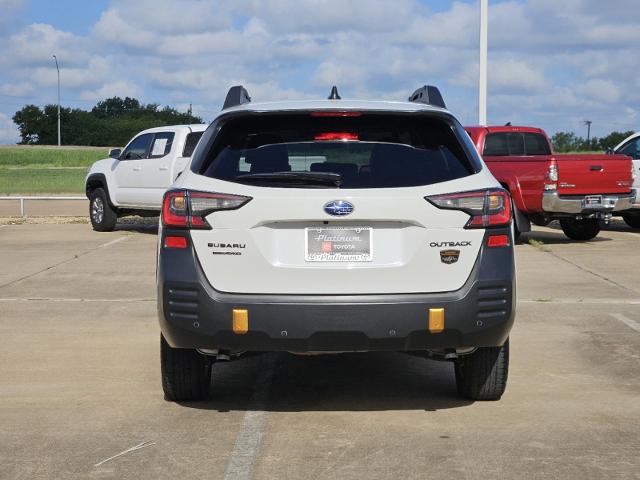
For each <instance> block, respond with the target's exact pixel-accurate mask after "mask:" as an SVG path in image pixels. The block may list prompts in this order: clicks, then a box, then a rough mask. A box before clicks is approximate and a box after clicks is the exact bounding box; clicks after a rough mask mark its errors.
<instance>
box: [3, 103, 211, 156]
mask: <svg viewBox="0 0 640 480" xmlns="http://www.w3.org/2000/svg"><path fill="white" fill-rule="evenodd" d="M57 115H58V111H57V106H56V105H45V107H44V109H40V107H38V106H36V105H26V106H25V107H23V108H22V109H21V110H19V111H17V112H16V113H15V115H14V116H13V121H14V122H15V123H16V125H18V129H19V131H20V136H21V142H20V143H26V144H40V145H54V144H56V143H57V140H58V139H57V135H58V131H57V121H58V117H57ZM60 117H61V124H62V132H61V135H62V143H63V144H64V145H94V146H101V147H103V146H121V145H124V144H126V143H127V142H128V141H129V140H130V139H131V137H133V136H134V135H136V134H137V133H138V132H140V131H141V130H145V129H147V128H151V127H159V126H162V125H175V124H184V123H202V119H201V118H199V117H196V116H194V115H191V114H190V113H182V112H178V111H177V110H176V109H174V108H171V107H169V106H165V107H164V108H162V109H161V108H160V106H159V105H158V104H156V103H150V104H147V105H144V104H142V103H140V101H138V100H137V99H135V98H131V97H125V98H124V99H122V98H120V97H112V98H107V99H105V100H102V101H100V102H98V103H97V104H96V105H95V106H94V107H93V108H92V109H91V110H90V111H85V110H81V109H70V108H62V109H61V111H60Z"/></svg>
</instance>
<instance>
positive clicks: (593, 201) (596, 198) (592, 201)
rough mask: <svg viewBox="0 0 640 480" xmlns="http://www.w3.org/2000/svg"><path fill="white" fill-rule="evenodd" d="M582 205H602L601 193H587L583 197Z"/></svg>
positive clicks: (587, 206)
mask: <svg viewBox="0 0 640 480" xmlns="http://www.w3.org/2000/svg"><path fill="white" fill-rule="evenodd" d="M582 205H583V206H584V207H586V208H589V207H599V206H601V205H602V195H587V196H586V197H584V200H583V201H582Z"/></svg>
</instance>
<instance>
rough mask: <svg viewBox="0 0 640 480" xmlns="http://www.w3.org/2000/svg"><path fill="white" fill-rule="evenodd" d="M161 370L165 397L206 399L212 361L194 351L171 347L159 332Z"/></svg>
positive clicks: (167, 398)
mask: <svg viewBox="0 0 640 480" xmlns="http://www.w3.org/2000/svg"><path fill="white" fill-rule="evenodd" d="M160 371H161V373H162V390H163V391H164V398H165V400H169V401H173V402H179V401H186V400H205V399H206V398H207V397H208V395H209V384H210V383H211V362H210V361H209V360H208V359H207V357H206V356H205V355H202V354H200V353H198V352H197V351H196V350H191V349H186V348H173V347H171V346H169V344H168V343H167V341H166V340H165V339H164V337H163V336H162V335H160Z"/></svg>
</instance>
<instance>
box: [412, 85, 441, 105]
mask: <svg viewBox="0 0 640 480" xmlns="http://www.w3.org/2000/svg"><path fill="white" fill-rule="evenodd" d="M409 101H410V102H417V103H424V104H426V105H431V106H433V107H440V108H447V106H446V105H445V104H444V99H443V98H442V95H441V94H440V90H438V87H434V86H433V85H425V86H424V87H420V88H419V89H417V90H416V91H415V92H413V93H412V94H411V96H410V97H409Z"/></svg>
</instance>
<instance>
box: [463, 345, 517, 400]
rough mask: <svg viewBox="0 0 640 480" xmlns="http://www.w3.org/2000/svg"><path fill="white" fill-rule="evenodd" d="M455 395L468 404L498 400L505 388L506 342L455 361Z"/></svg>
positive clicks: (507, 364) (506, 369) (507, 360)
mask: <svg viewBox="0 0 640 480" xmlns="http://www.w3.org/2000/svg"><path fill="white" fill-rule="evenodd" d="M454 368H455V374H456V387H457V389H458V393H459V394H460V395H461V396H463V397H465V398H468V399H470V400H499V399H500V397H502V394H503V393H504V391H505V389H506V388H507V376H508V374H509V339H507V341H506V342H505V343H504V345H502V346H501V347H480V348H478V349H477V350H476V351H475V352H473V353H472V354H470V355H464V356H462V357H460V358H458V359H457V360H456V361H455V367H454Z"/></svg>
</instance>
